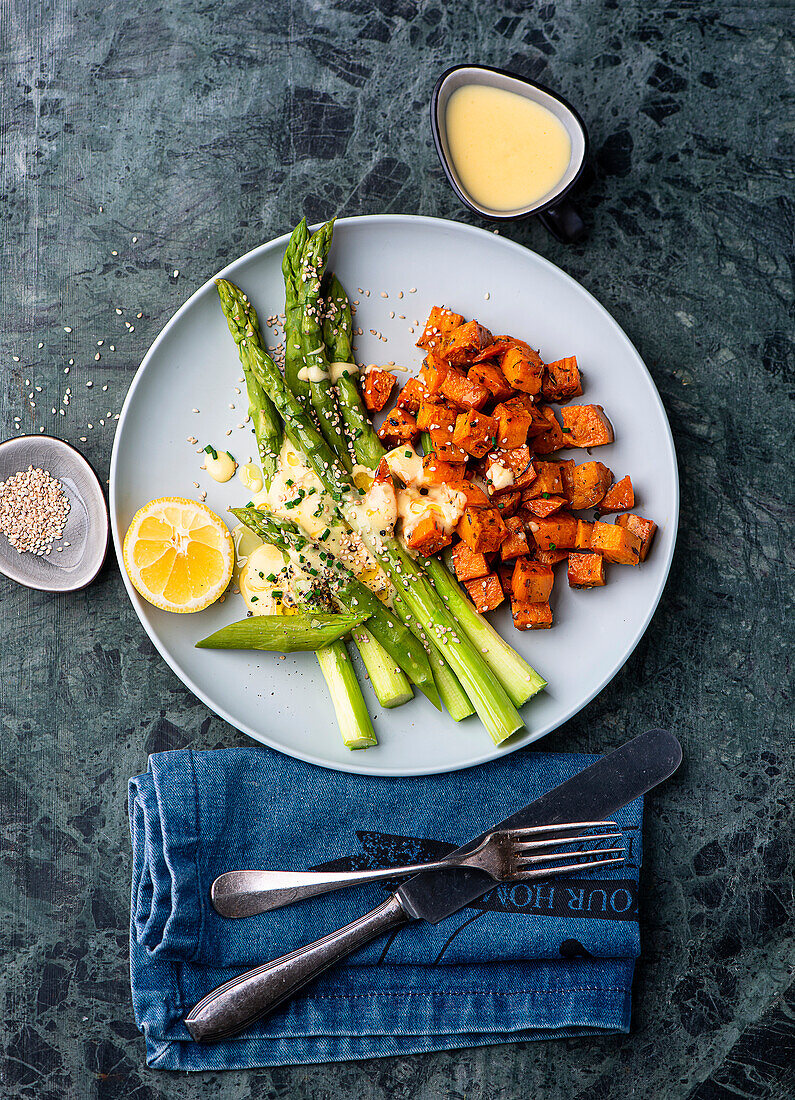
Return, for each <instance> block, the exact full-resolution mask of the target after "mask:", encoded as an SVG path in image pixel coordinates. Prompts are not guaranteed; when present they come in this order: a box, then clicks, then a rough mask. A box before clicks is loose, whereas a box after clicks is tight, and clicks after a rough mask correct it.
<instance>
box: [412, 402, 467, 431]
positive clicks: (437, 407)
mask: <svg viewBox="0 0 795 1100" xmlns="http://www.w3.org/2000/svg"><path fill="white" fill-rule="evenodd" d="M457 415H458V413H457V412H456V410H455V409H451V408H450V406H449V405H447V404H445V403H444V402H442V401H428V400H427V399H426V400H424V401H423V402H422V404H421V405H420V411H419V412H418V413H417V427H418V428H419V430H420V431H421V432H432V431H433V430H434V429H435V428H444V429H447V428H450V429H452V427H453V425H454V424H455V418H456V416H457ZM450 434H452V432H451V433H450Z"/></svg>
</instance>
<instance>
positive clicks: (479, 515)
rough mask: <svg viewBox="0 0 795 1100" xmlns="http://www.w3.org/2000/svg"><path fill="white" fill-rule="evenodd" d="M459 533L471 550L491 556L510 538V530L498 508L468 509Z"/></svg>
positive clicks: (460, 524)
mask: <svg viewBox="0 0 795 1100" xmlns="http://www.w3.org/2000/svg"><path fill="white" fill-rule="evenodd" d="M458 533H459V535H460V536H461V538H462V539H463V540H464V542H465V543H466V544H467V546H468V547H469V549H470V550H475V551H480V552H481V553H482V554H491V553H493V552H494V551H495V550H499V548H500V546H501V545H502V543H503V542H504V541H505V539H506V538H507V537H508V529H507V528H506V526H505V524H504V523H503V522H502V516H501V515H500V513H499V512H498V511H497V509H496V508H467V509H466V510H465V512H464V514H463V516H462V517H461V519H460V521H459V524H458Z"/></svg>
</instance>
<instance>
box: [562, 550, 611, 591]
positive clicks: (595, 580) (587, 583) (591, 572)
mask: <svg viewBox="0 0 795 1100" xmlns="http://www.w3.org/2000/svg"><path fill="white" fill-rule="evenodd" d="M568 577H569V587H570V588H601V586H602V585H603V584H604V583H605V559H604V558H603V557H602V555H601V554H569V570H568Z"/></svg>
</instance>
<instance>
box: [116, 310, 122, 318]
mask: <svg viewBox="0 0 795 1100" xmlns="http://www.w3.org/2000/svg"><path fill="white" fill-rule="evenodd" d="M116 313H117V314H118V316H119V317H121V310H120V309H117V310H116Z"/></svg>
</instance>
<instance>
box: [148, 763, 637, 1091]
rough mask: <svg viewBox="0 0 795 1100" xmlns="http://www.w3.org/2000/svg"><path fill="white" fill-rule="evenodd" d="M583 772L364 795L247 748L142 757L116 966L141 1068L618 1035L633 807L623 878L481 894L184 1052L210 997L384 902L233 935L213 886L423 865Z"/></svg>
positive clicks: (246, 1064)
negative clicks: (126, 945)
mask: <svg viewBox="0 0 795 1100" xmlns="http://www.w3.org/2000/svg"><path fill="white" fill-rule="evenodd" d="M594 759H595V757H592V756H578V755H564V754H549V753H537V752H530V751H522V752H517V753H513V754H512V755H510V756H506V757H504V758H503V759H501V760H498V761H495V762H493V763H491V764H487V765H485V766H483V767H480V768H475V769H471V770H469V771H460V772H453V773H452V774H449V775H431V776H424V777H420V778H410V779H380V778H373V777H371V776H361V775H347V774H343V773H341V772H335V771H327V770H325V769H322V768H316V767H314V766H312V765H310V764H304V763H302V762H301V761H299V760H292V759H289V758H288V757H286V756H282V755H279V754H277V753H274V752H271V751H269V750H267V749H264V748H259V747H251V748H237V749H216V750H213V751H209V752H193V751H191V750H189V749H182V750H179V751H176V752H163V753H157V754H156V755H154V756H151V757H150V758H149V770H148V771H147V772H146V774H145V775H139V776H136V777H135V778H133V779H132V780H131V781H130V803H129V807H130V829H131V833H132V848H133V877H132V914H131V925H130V970H131V978H132V996H133V1005H134V1008H135V1018H136V1021H137V1023H138V1026H139V1027H140V1029H141V1030H142V1031H143V1033H144V1035H145V1036H146V1050H147V1063H148V1064H149V1065H150V1066H156V1067H159V1068H162V1069H181V1070H217V1069H245V1068H253V1067H257V1066H273V1065H297V1064H304V1063H309V1062H333V1061H342V1060H344V1059H353V1058H373V1057H378V1056H383V1055H393V1054H407V1053H414V1052H420V1051H430V1050H446V1049H451V1048H454V1047H466V1046H483V1045H487V1044H490V1043H502V1042H507V1041H510V1040H519V1039H521V1040H525V1039H542V1038H551V1037H562V1036H571V1035H588V1034H597V1033H598V1034H604V1033H606V1032H621V1031H627V1030H628V1029H629V1016H630V990H631V984H632V972H633V967H634V961H635V959H636V958H637V956H638V954H639V951H640V940H639V933H638V874H639V867H640V860H641V820H642V811H643V803H642V799H638V800H637V801H636V802H633V803H632V804H631V805H629V806H627V807H625V808H624V809H623V810H622V811H620V812H619V813H618V814H617V815H614V817H615V820H617V821H618V822H619V824H620V825H621V827H622V829H623V830H624V834H625V838H626V842H627V845H628V855H629V859H628V860H627V863H626V865H625V866H624V867H623V868H618V869H617V870H615V871H614V870H612V869H608V870H605V869H603V870H600V871H594V872H592V873H591V874H590V875H587V874H582V875H579V876H577V877H576V878H572V877H566V878H564V877H561V878H558V879H550V880H548V881H546V882H542V883H534V884H526V883H517V884H513V885H508V884H503V885H499V886H496V887H495V888H494V889H493V890H492V891H490V892H489V893H488V894H487V895H485V896H484V897H483V898H480V899H479V900H478V901H476V902H473V903H472V904H471V905H470V906H468V907H467V908H465V909H462V910H461V911H460V912H458V913H456V914H454V915H453V916H452V917H450V918H448V919H447V920H444V921H442V922H441V923H440V924H438V925H435V926H432V925H429V924H426V923H425V922H423V921H419V922H415V923H414V924H412V925H410V926H408V927H406V928H404V929H402V930H401V931H400V932H398V933H397V934H396V935H394V936H393V937H391V938H390V937H387V938H385V939H382V940H377V941H375V942H374V943H372V944H371V945H369V946H368V947H367V948H365V949H364V950H362V951H360V952H359V953H358V954H356V955H354V956H352V957H351V958H350V959H349V960H348V961H347V962H346V963H344V964H342V965H341V966H338V967H337V968H336V969H334V970H331V971H329V972H327V973H326V974H325V975H324V976H323V977H322V978H321V979H320V980H319V981H317V982H316V983H315V984H314V985H312V986H311V987H308V988H307V989H306V990H305V991H304V992H303V993H301V994H299V995H298V996H297V997H296V998H295V999H294V1000H293V1001H291V1002H290V1003H288V1004H287V1005H285V1007H284V1008H283V1009H279V1010H278V1011H277V1012H275V1013H274V1014H272V1015H271V1016H269V1017H268V1018H266V1019H265V1020H262V1021H261V1022H260V1023H259V1024H256V1025H255V1026H253V1027H252V1028H250V1029H249V1030H248V1031H247V1032H245V1033H244V1034H242V1035H240V1036H238V1037H237V1038H234V1039H230V1040H227V1041H225V1042H222V1043H217V1044H200V1043H195V1042H193V1040H192V1039H191V1037H190V1035H189V1033H188V1031H187V1029H186V1028H185V1025H184V1024H183V1022H182V1021H183V1018H184V1016H185V1015H186V1013H187V1012H188V1011H189V1009H190V1008H191V1007H192V1006H193V1005H194V1004H195V1003H196V1002H197V1001H198V1000H200V999H201V998H202V997H203V996H204V995H205V994H206V993H208V992H209V991H210V990H211V989H213V988H215V986H217V985H220V984H221V982H224V981H226V980H227V979H229V978H231V977H233V976H234V975H236V974H238V973H240V972H241V971H243V970H245V969H248V968H249V967H251V966H255V965H259V964H261V963H263V962H266V961H267V960H269V959H273V958H276V957H278V956H279V955H282V954H285V953H286V952H288V951H290V950H293V949H294V948H296V947H299V946H301V945H303V944H306V943H310V942H311V941H312V940H315V939H317V938H319V937H320V936H323V935H325V934H326V933H328V932H331V931H332V930H334V929H336V928H338V927H340V926H341V925H343V924H346V923H347V922H348V921H351V920H353V919H354V918H355V917H358V916H361V915H362V914H363V913H365V912H366V911H367V910H369V909H371V908H373V907H374V906H376V905H378V904H380V903H381V902H382V901H383V900H384V898H385V897H386V894H387V893H388V891H389V889H390V887H389V886H386V885H385V884H374V885H372V886H368V887H358V888H355V889H352V890H347V891H341V892H339V893H336V894H331V895H328V896H325V897H321V898H315V899H312V900H309V901H305V902H302V903H300V904H297V905H293V906H289V907H287V908H285V909H281V910H278V911H276V912H274V913H265V914H261V915H259V916H254V917H248V918H245V919H242V920H229V919H226V918H224V917H220V916H218V914H217V913H216V912H215V910H214V909H213V908H212V905H211V903H210V896H209V891H210V884H211V883H212V881H213V879H214V878H215V877H216V876H217V875H219V874H221V873H222V872H223V871H231V870H236V869H239V868H256V867H267V868H274V869H290V870H294V869H308V868H318V867H323V868H329V869H335V870H345V869H351V870H354V869H359V868H362V867H384V866H395V865H398V864H403V863H416V862H421V861H422V860H425V859H433V858H436V857H438V856H439V855H441V854H443V853H445V852H447V851H450V850H451V849H452V848H454V847H457V846H458V845H459V844H461V843H463V842H464V841H466V840H468V839H469V838H470V837H472V836H475V835H477V834H478V833H481V832H485V831H486V829H488V828H489V827H490V826H492V825H493V824H495V823H496V822H498V821H501V820H502V819H503V818H505V817H507V816H508V814H510V813H513V812H514V811H515V810H518V809H520V808H521V807H522V806H525V805H526V804H527V803H529V802H531V801H533V799H535V798H538V797H539V796H540V795H541V794H543V793H544V792H545V791H547V790H549V789H550V788H552V787H555V786H557V785H558V784H559V783H562V782H563V781H564V780H565V779H568V778H569V777H570V776H572V775H574V774H576V773H577V772H578V771H581V770H582V769H583V768H584V767H586V766H587V765H588V764H590V763H591V762H592V761H593V760H594Z"/></svg>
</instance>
